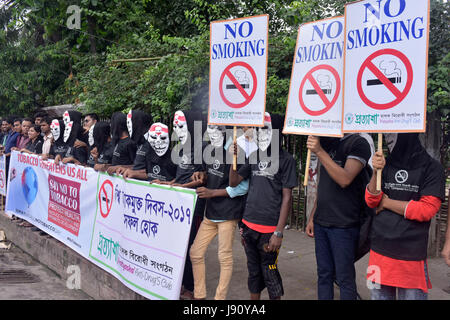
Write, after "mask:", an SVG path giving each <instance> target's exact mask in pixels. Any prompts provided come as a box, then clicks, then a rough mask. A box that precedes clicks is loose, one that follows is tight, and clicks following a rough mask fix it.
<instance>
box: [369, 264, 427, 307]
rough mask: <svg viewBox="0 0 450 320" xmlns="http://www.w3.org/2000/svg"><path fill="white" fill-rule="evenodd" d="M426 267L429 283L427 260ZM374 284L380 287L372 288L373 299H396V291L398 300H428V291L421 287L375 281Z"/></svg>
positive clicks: (371, 295) (371, 296)
mask: <svg viewBox="0 0 450 320" xmlns="http://www.w3.org/2000/svg"><path fill="white" fill-rule="evenodd" d="M424 269H425V278H426V280H427V283H428V281H429V279H428V268H427V263H426V262H425V264H424ZM372 285H374V286H379V289H377V288H371V289H370V298H371V300H396V293H397V297H398V300H428V293H426V292H424V291H422V290H421V289H407V288H398V287H391V286H386V285H383V284H381V285H380V284H375V283H372Z"/></svg>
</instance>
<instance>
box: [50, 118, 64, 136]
mask: <svg viewBox="0 0 450 320" xmlns="http://www.w3.org/2000/svg"><path fill="white" fill-rule="evenodd" d="M50 131H51V132H52V136H53V139H54V140H55V141H56V140H58V139H59V136H60V135H61V127H60V125H59V121H58V120H56V119H54V120H53V121H52V123H51V124H50Z"/></svg>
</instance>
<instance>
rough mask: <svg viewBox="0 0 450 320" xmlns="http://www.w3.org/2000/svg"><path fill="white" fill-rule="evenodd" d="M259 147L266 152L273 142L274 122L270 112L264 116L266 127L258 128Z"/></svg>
mask: <svg viewBox="0 0 450 320" xmlns="http://www.w3.org/2000/svg"><path fill="white" fill-rule="evenodd" d="M257 138H258V147H259V148H260V149H261V150H262V151H266V150H267V148H268V147H269V146H270V143H271V142H272V120H271V118H270V114H269V113H268V112H266V113H265V115H264V127H263V128H258V134H257Z"/></svg>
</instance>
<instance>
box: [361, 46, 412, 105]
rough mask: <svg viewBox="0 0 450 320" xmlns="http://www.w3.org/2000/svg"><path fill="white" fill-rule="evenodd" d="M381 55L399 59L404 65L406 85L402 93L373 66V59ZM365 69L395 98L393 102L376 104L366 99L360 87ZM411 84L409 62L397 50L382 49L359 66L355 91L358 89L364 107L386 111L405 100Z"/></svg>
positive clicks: (410, 66)
mask: <svg viewBox="0 0 450 320" xmlns="http://www.w3.org/2000/svg"><path fill="white" fill-rule="evenodd" d="M383 54H386V55H388V54H389V55H393V56H395V57H397V58H398V59H400V61H402V62H403V64H404V65H405V68H406V78H407V80H406V85H405V88H404V89H403V91H400V90H399V89H398V88H397V87H396V86H394V84H393V83H392V82H391V81H390V80H389V79H388V78H387V77H386V76H385V75H384V73H383V72H382V71H381V70H380V69H379V68H378V67H376V66H375V64H374V63H373V62H372V61H373V59H375V58H376V57H379V56H381V55H383ZM366 68H367V69H369V70H370V71H371V72H372V73H373V74H374V75H375V77H376V78H377V79H378V80H379V81H380V82H381V83H382V84H383V85H384V86H385V87H386V88H387V89H388V90H389V91H390V92H391V93H392V94H393V95H394V96H395V99H394V100H392V101H389V102H386V103H376V102H373V101H371V100H370V99H368V98H367V96H366V94H365V93H364V90H363V87H362V76H363V73H364V70H365V69H366ZM412 82H413V68H412V65H411V62H410V61H409V59H408V58H407V57H406V56H405V55H404V54H403V53H401V52H400V51H398V50H395V49H382V50H378V51H376V52H374V53H372V54H371V55H370V56H368V57H367V59H366V60H365V61H364V62H363V64H362V65H361V68H360V69H359V72H358V77H357V80H356V85H357V89H358V94H359V96H360V98H361V100H362V101H363V102H364V103H365V104H366V105H368V106H369V107H371V108H373V109H376V110H386V109H390V108H392V107H395V106H396V105H398V104H399V103H400V102H402V101H403V99H405V97H406V96H407V95H408V93H409V90H410V89H411V86H412Z"/></svg>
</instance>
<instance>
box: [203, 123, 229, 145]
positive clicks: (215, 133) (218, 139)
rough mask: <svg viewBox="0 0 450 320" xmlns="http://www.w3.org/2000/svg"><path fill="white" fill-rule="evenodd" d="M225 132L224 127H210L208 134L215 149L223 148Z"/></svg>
mask: <svg viewBox="0 0 450 320" xmlns="http://www.w3.org/2000/svg"><path fill="white" fill-rule="evenodd" d="M224 131H225V127H224V126H216V125H208V127H207V128H206V132H208V135H209V140H210V141H211V144H212V146H213V147H215V148H220V147H222V146H223V134H224Z"/></svg>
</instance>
